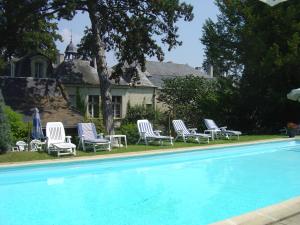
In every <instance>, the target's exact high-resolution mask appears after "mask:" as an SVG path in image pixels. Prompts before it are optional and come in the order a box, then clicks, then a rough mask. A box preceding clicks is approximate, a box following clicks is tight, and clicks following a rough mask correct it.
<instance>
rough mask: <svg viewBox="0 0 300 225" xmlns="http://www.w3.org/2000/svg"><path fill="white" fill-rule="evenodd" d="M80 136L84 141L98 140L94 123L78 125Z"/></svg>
mask: <svg viewBox="0 0 300 225" xmlns="http://www.w3.org/2000/svg"><path fill="white" fill-rule="evenodd" d="M77 130H78V136H79V137H80V138H83V140H92V139H97V131H96V127H95V124H94V123H78V124H77Z"/></svg>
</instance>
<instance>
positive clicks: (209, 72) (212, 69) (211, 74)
mask: <svg viewBox="0 0 300 225" xmlns="http://www.w3.org/2000/svg"><path fill="white" fill-rule="evenodd" d="M208 76H209V77H210V78H213V77H214V67H213V65H209V68H208Z"/></svg>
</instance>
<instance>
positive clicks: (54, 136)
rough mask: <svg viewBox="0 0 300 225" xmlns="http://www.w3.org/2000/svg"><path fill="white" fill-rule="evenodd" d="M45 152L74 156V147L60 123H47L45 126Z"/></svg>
mask: <svg viewBox="0 0 300 225" xmlns="http://www.w3.org/2000/svg"><path fill="white" fill-rule="evenodd" d="M46 137H47V150H48V153H49V154H50V153H51V152H57V156H60V155H69V154H71V155H76V145H74V144H72V143H71V136H66V135H65V129H64V125H63V124H62V123H61V122H48V123H47V125H46Z"/></svg>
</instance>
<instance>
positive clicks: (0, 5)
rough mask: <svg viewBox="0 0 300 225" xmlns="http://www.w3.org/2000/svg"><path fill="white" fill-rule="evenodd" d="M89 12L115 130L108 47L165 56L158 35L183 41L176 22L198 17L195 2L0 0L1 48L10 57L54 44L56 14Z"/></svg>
mask: <svg viewBox="0 0 300 225" xmlns="http://www.w3.org/2000/svg"><path fill="white" fill-rule="evenodd" d="M77 12H86V13H88V15H89V18H90V20H91V29H90V31H89V34H90V35H91V36H90V38H89V40H92V41H90V43H92V46H91V49H92V51H91V52H90V53H91V54H93V55H94V56H95V57H96V61H97V70H98V75H99V80H100V91H101V100H102V101H101V102H102V109H103V117H104V124H105V127H106V129H107V132H108V133H111V132H112V130H113V118H112V116H113V115H112V101H111V94H110V82H109V79H112V78H115V79H118V77H117V76H118V75H117V74H114V75H113V76H111V74H109V72H108V68H107V62H106V57H105V52H106V51H109V50H114V51H115V52H116V56H117V58H118V60H119V61H120V63H121V64H120V66H119V67H118V68H121V67H122V64H124V63H125V62H126V63H128V64H132V63H133V62H135V63H138V64H139V65H141V67H142V68H144V66H145V57H146V56H156V57H157V58H158V59H159V60H162V59H163V57H164V53H163V51H162V49H161V47H160V45H159V42H158V41H157V40H158V39H160V42H161V43H162V44H166V45H167V46H169V50H171V49H172V48H174V47H175V46H176V45H180V44H181V42H180V41H179V40H178V34H177V31H178V27H177V26H176V23H177V22H178V20H180V19H183V20H185V21H190V20H192V18H193V14H192V6H191V5H188V4H186V3H184V2H183V3H180V2H179V0H122V1H120V0H98V1H95V0H81V1H78V0H35V1H27V0H2V1H0V33H1V34H3V33H5V34H6V35H5V36H3V35H1V39H0V50H1V54H2V55H4V56H5V57H11V56H12V55H14V54H16V55H18V54H22V53H23V52H24V51H25V50H27V48H35V47H39V48H41V49H48V50H49V49H52V47H53V46H52V44H53V40H55V39H57V38H59V36H57V34H56V29H57V27H56V23H53V19H55V18H58V19H60V18H64V19H68V20H71V19H72V18H73V17H74V16H75V15H76V13H77Z"/></svg>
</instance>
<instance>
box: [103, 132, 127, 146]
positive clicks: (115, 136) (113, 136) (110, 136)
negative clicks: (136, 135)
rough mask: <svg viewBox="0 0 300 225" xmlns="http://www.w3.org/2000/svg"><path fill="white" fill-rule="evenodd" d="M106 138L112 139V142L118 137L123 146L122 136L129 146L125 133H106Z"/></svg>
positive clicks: (119, 143)
mask: <svg viewBox="0 0 300 225" xmlns="http://www.w3.org/2000/svg"><path fill="white" fill-rule="evenodd" d="M105 138H107V139H109V140H110V143H112V141H113V139H117V141H118V145H119V148H120V147H121V143H122V138H123V139H124V142H125V147H126V148H127V137H126V135H124V134H114V135H106V136H105Z"/></svg>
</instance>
